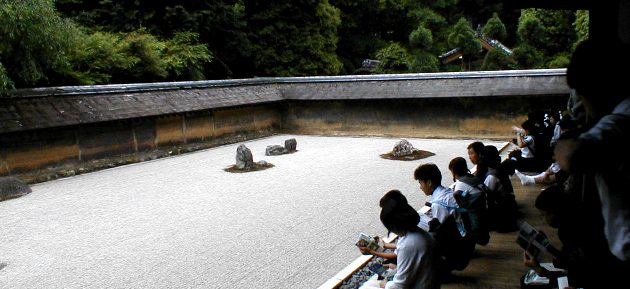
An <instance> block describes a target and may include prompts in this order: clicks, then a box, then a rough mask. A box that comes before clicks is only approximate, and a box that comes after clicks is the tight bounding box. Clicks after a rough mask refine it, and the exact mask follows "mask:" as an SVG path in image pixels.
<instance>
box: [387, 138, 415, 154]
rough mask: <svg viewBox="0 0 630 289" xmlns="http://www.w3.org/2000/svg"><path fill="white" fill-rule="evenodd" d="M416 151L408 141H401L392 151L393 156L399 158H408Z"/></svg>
mask: <svg viewBox="0 0 630 289" xmlns="http://www.w3.org/2000/svg"><path fill="white" fill-rule="evenodd" d="M415 150H416V149H415V148H414V147H413V145H412V144H411V143H410V142H409V141H407V140H406V139H403V140H400V141H399V142H398V143H396V145H395V146H394V149H392V154H393V155H394V156H397V157H402V156H408V155H411V154H413V152H414V151H415Z"/></svg>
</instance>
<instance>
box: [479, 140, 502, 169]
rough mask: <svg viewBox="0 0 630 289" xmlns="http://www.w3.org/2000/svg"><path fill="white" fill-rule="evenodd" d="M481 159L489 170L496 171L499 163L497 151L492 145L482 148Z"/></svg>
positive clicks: (499, 158)
mask: <svg viewBox="0 0 630 289" xmlns="http://www.w3.org/2000/svg"><path fill="white" fill-rule="evenodd" d="M481 158H482V159H483V163H484V164H485V165H486V166H488V167H489V168H493V169H496V168H498V167H499V164H500V163H501V157H500V156H499V150H498V149H497V147H495V146H493V145H487V146H485V147H483V150H482V151H481Z"/></svg>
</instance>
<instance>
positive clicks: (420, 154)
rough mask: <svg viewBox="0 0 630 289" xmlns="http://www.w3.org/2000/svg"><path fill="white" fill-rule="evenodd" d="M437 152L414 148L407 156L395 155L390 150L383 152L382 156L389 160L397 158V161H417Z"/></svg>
mask: <svg viewBox="0 0 630 289" xmlns="http://www.w3.org/2000/svg"><path fill="white" fill-rule="evenodd" d="M434 155H435V154H434V153H432V152H429V151H423V150H414V151H413V152H412V153H411V154H410V155H406V156H395V155H394V154H393V153H392V152H388V153H386V154H382V155H381V157H382V158H384V159H388V160H396V161H415V160H419V159H423V158H428V157H430V156H434Z"/></svg>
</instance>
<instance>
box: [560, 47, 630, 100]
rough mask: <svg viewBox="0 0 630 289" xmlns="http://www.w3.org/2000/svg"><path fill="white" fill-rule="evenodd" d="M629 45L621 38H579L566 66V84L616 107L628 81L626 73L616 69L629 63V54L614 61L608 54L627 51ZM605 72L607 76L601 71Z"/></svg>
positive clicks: (586, 95)
mask: <svg viewBox="0 0 630 289" xmlns="http://www.w3.org/2000/svg"><path fill="white" fill-rule="evenodd" d="M629 51H630V49H629V47H628V45H625V44H622V43H621V42H619V41H609V42H606V44H605V45H604V44H602V43H601V42H599V43H598V42H596V41H593V40H590V39H588V40H584V41H582V42H580V44H578V45H577V47H576V48H575V51H574V52H573V54H572V55H571V61H570V62H569V66H568V67H567V84H568V85H569V87H571V88H573V89H575V91H576V92H577V93H578V94H579V95H580V96H582V97H584V98H586V99H588V100H591V101H596V102H598V103H604V104H606V105H607V106H608V107H611V108H612V107H614V105H616V104H617V103H619V101H620V100H621V99H622V97H623V93H622V92H623V89H622V88H623V87H625V86H626V85H627V79H626V78H627V74H625V73H617V72H616V71H617V70H618V69H620V68H622V69H625V68H627V67H629V66H630V60H628V59H629V58H628V57H619V58H618V59H615V61H611V60H610V59H608V56H609V55H627V54H628V52H629ZM602 73H606V77H598V76H597V75H598V74H602Z"/></svg>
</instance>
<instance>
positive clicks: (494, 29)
mask: <svg viewBox="0 0 630 289" xmlns="http://www.w3.org/2000/svg"><path fill="white" fill-rule="evenodd" d="M482 32H483V35H484V36H486V37H490V38H494V39H497V40H501V41H502V40H504V39H506V38H507V31H506V29H505V25H504V24H503V22H501V19H499V14H497V13H493V14H492V18H490V19H488V22H486V25H484V26H483V29H482Z"/></svg>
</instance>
